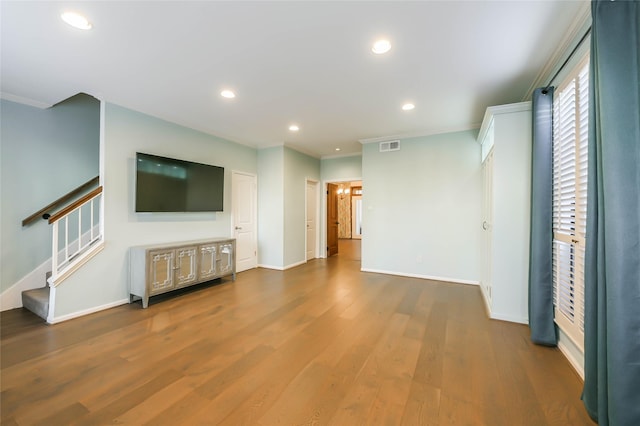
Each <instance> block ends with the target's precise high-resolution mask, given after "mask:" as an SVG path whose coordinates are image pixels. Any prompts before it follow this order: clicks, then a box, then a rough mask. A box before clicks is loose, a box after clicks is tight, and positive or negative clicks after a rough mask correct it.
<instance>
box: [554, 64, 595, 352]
mask: <svg viewBox="0 0 640 426" xmlns="http://www.w3.org/2000/svg"><path fill="white" fill-rule="evenodd" d="M588 60H589V58H588V57H587V58H585V59H584V60H583V61H582V62H581V63H580V64H579V65H578V66H577V67H576V69H575V70H574V71H573V72H572V73H571V74H570V75H569V77H568V78H567V79H566V80H565V81H564V83H563V84H562V85H561V86H560V87H559V88H558V90H557V91H556V96H555V99H554V102H553V287H554V300H553V301H554V305H555V320H556V323H557V324H558V326H559V327H560V328H561V329H562V330H563V331H564V332H565V333H566V334H567V335H568V336H569V337H570V338H571V339H572V340H573V341H574V342H575V343H576V344H577V345H578V346H579V347H580V348H583V345H584V344H583V342H584V247H585V231H586V220H587V143H588V124H589V123H588V119H589V62H588Z"/></svg>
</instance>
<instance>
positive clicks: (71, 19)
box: [60, 12, 93, 30]
mask: <svg viewBox="0 0 640 426" xmlns="http://www.w3.org/2000/svg"><path fill="white" fill-rule="evenodd" d="M60 17H61V18H62V20H63V21H64V22H66V23H67V24H69V25H71V26H72V27H74V28H77V29H79V30H90V29H91V28H92V27H93V25H91V23H90V22H89V21H88V20H87V18H85V17H84V16H82V15H80V14H78V13H75V12H65V13H63V14H62V15H60Z"/></svg>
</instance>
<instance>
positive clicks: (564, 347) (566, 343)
mask: <svg viewBox="0 0 640 426" xmlns="http://www.w3.org/2000/svg"><path fill="white" fill-rule="evenodd" d="M558 331H559V333H558V349H560V352H562V354H563V355H564V357H565V358H567V361H569V364H571V366H572V367H573V369H574V370H576V373H578V375H579V376H580V378H582V380H583V381H584V353H582V351H581V350H580V348H578V346H576V345H575V344H574V343H573V341H571V339H570V338H569V337H568V336H566V335H565V334H564V332H563V331H562V330H558ZM579 356H582V359H579V358H578V357H579Z"/></svg>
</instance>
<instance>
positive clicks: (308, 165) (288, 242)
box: [284, 147, 320, 267]
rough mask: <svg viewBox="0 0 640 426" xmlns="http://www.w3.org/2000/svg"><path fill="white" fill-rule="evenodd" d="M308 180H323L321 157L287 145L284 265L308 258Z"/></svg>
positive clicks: (285, 158)
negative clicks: (303, 152)
mask: <svg viewBox="0 0 640 426" xmlns="http://www.w3.org/2000/svg"><path fill="white" fill-rule="evenodd" d="M307 179H311V180H315V181H319V180H320V160H318V159H317V158H313V157H310V156H308V155H305V154H302V153H300V152H298V151H295V150H293V149H290V148H286V147H285V148H284V194H285V197H284V266H285V267H288V266H291V265H296V264H298V263H301V262H304V261H306V255H307V249H306V244H305V243H306V230H307V225H306V191H307V185H306V182H307Z"/></svg>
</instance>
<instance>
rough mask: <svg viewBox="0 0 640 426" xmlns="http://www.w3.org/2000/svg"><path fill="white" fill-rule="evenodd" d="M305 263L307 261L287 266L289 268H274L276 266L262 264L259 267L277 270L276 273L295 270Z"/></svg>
mask: <svg viewBox="0 0 640 426" xmlns="http://www.w3.org/2000/svg"><path fill="white" fill-rule="evenodd" d="M305 263H307V261H306V260H303V261H301V262H296V263H292V264H290V265H287V266H274V265H263V264H260V265H258V268H265V269H275V270H276V271H286V270H287V269H291V268H295V267H296V266H300V265H304V264H305Z"/></svg>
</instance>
